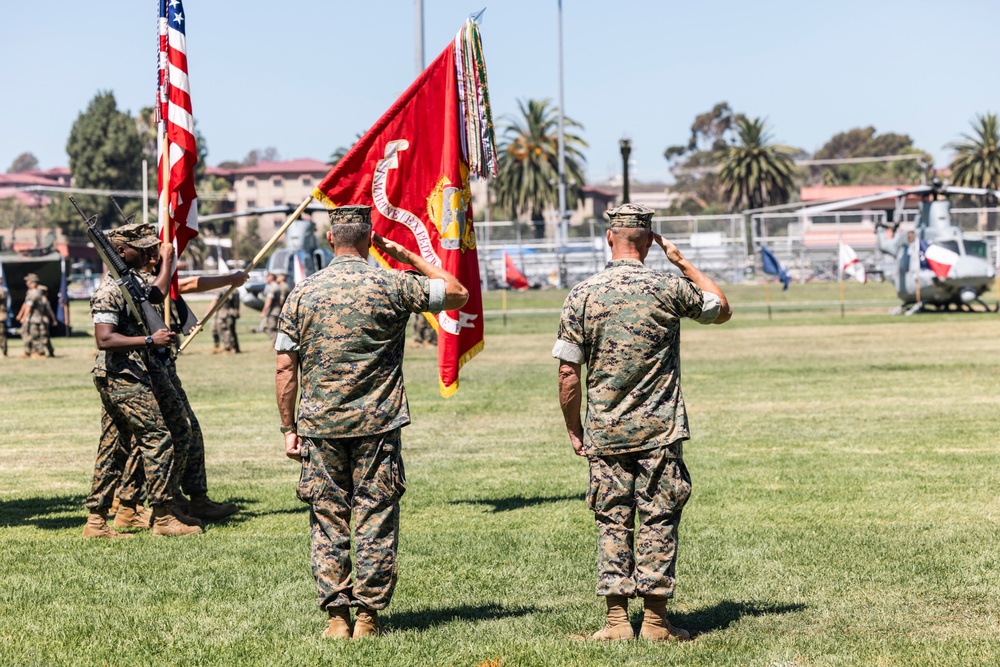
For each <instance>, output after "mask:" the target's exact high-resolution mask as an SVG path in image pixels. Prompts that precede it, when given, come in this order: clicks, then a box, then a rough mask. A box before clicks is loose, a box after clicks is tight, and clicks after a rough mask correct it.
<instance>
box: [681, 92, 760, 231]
mask: <svg viewBox="0 0 1000 667" xmlns="http://www.w3.org/2000/svg"><path fill="white" fill-rule="evenodd" d="M741 118H743V114H741V113H737V112H735V111H733V109H732V108H731V107H730V106H729V103H728V102H719V103H718V104H716V105H715V106H713V107H712V108H711V109H710V110H709V111H706V112H704V113H701V114H698V115H697V116H695V119H694V122H693V123H691V136H690V137H689V138H688V141H687V143H686V144H679V145H677V146H670V147H668V148H667V149H666V150H665V151H664V152H663V157H664V158H665V159H666V160H667V165H668V167H669V169H670V173H671V174H672V175H673V177H674V184H673V185H672V186H670V189H671V190H672V191H673V192H676V193H679V194H681V195H683V196H684V199H683V201H684V202H685V204H684V209H685V212H686V213H698V212H702V213H717V212H722V210H723V208H724V202H723V201H722V198H721V195H720V191H719V185H718V175H717V173H716V172H717V171H718V165H717V164H716V163H717V161H718V158H719V155H720V154H721V153H722V152H723V151H724V150H725V149H726V147H727V146H728V145H729V144H730V143H732V141H733V127H734V126H735V124H736V122H737V121H738V120H739V119H741ZM689 203H691V204H693V206H691V205H690V204H689Z"/></svg>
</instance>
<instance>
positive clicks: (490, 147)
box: [313, 19, 497, 397]
mask: <svg viewBox="0 0 1000 667" xmlns="http://www.w3.org/2000/svg"><path fill="white" fill-rule="evenodd" d="M496 172H497V155H496V145H495V139H494V132H493V114H492V112H491V110H490V97H489V90H488V87H487V83H486V62H485V59H484V57H483V46H482V41H481V39H480V35H479V28H478V26H477V25H476V22H475V21H474V20H472V19H469V20H468V21H466V23H465V25H463V26H462V29H461V30H459V32H458V34H457V35H456V36H455V39H454V40H453V41H452V42H451V43H450V44H449V45H448V46H447V47H446V48H445V49H444V51H442V52H441V54H440V55H439V56H438V57H437V58H435V59H434V61H433V62H432V63H431V64H430V65H429V66H428V67H427V69H425V70H424V71H423V72H422V73H421V74H420V76H418V77H417V80H416V81H414V82H413V84H412V85H410V87H409V88H408V89H407V90H406V91H405V92H404V93H403V94H402V95H401V96H400V97H399V99H398V100H396V102H395V103H394V104H393V105H392V107H390V108H389V110H388V111H387V112H386V113H385V114H383V116H382V117H381V118H380V119H379V120H378V121H377V122H376V123H375V124H374V125H373V126H372V127H371V129H369V130H368V132H367V133H366V134H365V135H364V136H363V137H361V139H359V140H358V142H357V143H356V144H355V145H354V147H353V148H352V149H351V150H350V151H349V152H348V153H347V155H345V156H344V157H343V159H341V160H340V162H338V163H337V165H336V166H334V168H333V169H332V170H331V171H330V173H329V174H327V175H326V177H325V178H324V179H323V180H322V181H321V182H320V183H319V185H318V186H317V188H316V190H315V191H314V192H313V196H314V197H315V198H316V199H318V200H319V201H322V202H323V203H324V204H325V205H326V206H327V207H329V208H335V207H337V206H345V205H348V204H367V205H369V206H371V207H372V212H371V216H372V227H373V228H374V231H375V232H376V233H378V234H379V235H381V236H384V237H386V238H388V239H390V240H392V241H395V242H396V243H399V244H400V245H402V246H404V247H406V248H407V249H409V250H410V251H412V252H414V253H418V254H420V255H421V256H422V257H423V258H424V259H425V260H426V261H428V262H429V263H431V264H434V265H435V266H440V267H442V268H444V269H445V270H446V271H448V272H450V273H451V274H452V275H454V276H455V277H457V278H458V279H459V281H461V283H462V284H463V285H465V287H466V288H467V289H468V291H469V300H468V302H467V303H466V305H464V306H463V307H462V308H461V309H460V310H452V311H445V312H442V313H439V314H438V315H431V314H430V313H425V316H426V317H427V318H428V321H430V323H431V325H432V326H433V327H434V328H435V329H437V332H438V379H439V384H440V391H441V395H442V396H445V397H448V396H451V395H452V394H454V393H455V392H456V391H457V390H458V374H459V370H460V369H461V367H462V366H463V365H464V364H465V363H466V362H467V361H468V360H469V359H471V358H472V357H474V356H475V355H476V354H478V353H479V352H480V351H481V350H482V349H483V344H484V337H483V333H484V328H483V300H482V294H481V290H480V278H479V259H478V255H477V251H476V234H475V229H474V227H473V223H472V195H471V192H470V189H469V179H470V178H471V177H478V178H490V177H492V176H495V175H496ZM371 252H372V255H373V256H374V257H375V259H377V260H378V261H379V262H380V263H381V264H382V265H383V266H385V267H387V268H391V269H407V268H409V267H408V266H406V265H400V264H398V263H397V262H395V261H394V260H393V259H391V258H389V257H387V256H385V255H384V254H382V253H381V252H379V251H378V250H377V249H376V248H372V251H371Z"/></svg>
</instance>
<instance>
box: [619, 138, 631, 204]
mask: <svg viewBox="0 0 1000 667" xmlns="http://www.w3.org/2000/svg"><path fill="white" fill-rule="evenodd" d="M618 146H619V148H621V151H622V203H623V204H627V203H629V201H628V200H629V197H628V157H629V155H631V154H632V140H631V139H622V140H621V141H619V142H618Z"/></svg>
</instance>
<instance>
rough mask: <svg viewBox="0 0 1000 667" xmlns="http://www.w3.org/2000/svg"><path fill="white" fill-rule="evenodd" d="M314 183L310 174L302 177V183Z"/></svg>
mask: <svg viewBox="0 0 1000 667" xmlns="http://www.w3.org/2000/svg"><path fill="white" fill-rule="evenodd" d="M312 184H313V179H311V178H309V177H308V176H303V177H302V185H312Z"/></svg>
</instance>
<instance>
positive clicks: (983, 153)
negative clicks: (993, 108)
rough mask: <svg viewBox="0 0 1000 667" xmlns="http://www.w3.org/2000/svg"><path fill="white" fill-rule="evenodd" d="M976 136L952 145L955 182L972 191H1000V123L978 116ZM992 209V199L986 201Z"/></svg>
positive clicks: (987, 115)
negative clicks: (990, 204)
mask: <svg viewBox="0 0 1000 667" xmlns="http://www.w3.org/2000/svg"><path fill="white" fill-rule="evenodd" d="M971 125H972V130H973V133H974V134H972V135H969V134H963V135H962V141H955V142H952V143H950V144H948V147H949V148H951V149H952V150H954V151H955V158H954V159H953V160H952V162H951V182H952V183H953V184H955V185H962V186H965V187H972V188H991V189H993V190H996V189H1000V122H998V121H997V115H996V114H994V113H985V114H982V115H976V120H975V121H973V122H972V123H971ZM985 199H986V202H987V205H989V203H990V200H991V199H992V198H991V197H986V198H985Z"/></svg>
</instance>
